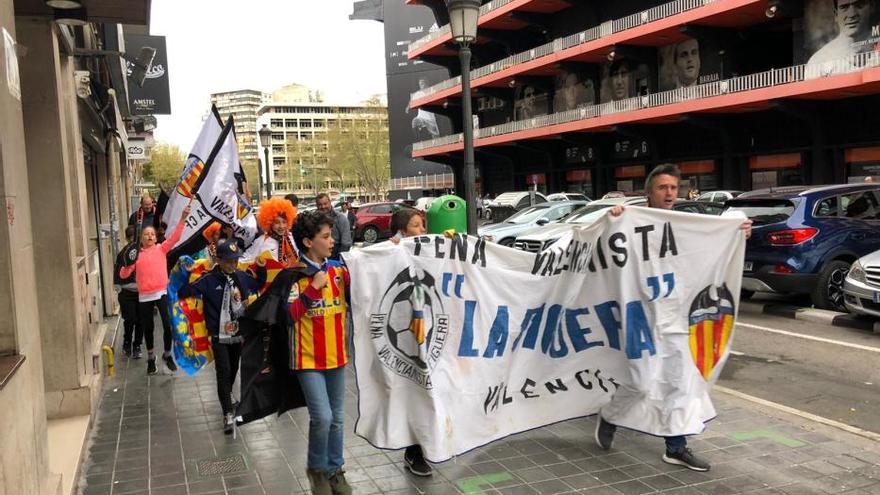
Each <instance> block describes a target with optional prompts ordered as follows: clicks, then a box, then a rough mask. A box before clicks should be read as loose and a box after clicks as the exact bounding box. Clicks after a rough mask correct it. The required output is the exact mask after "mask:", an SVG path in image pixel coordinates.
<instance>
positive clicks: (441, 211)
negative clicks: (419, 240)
mask: <svg viewBox="0 0 880 495" xmlns="http://www.w3.org/2000/svg"><path fill="white" fill-rule="evenodd" d="M465 206H466V205H465V202H464V200H463V199H461V198H459V197H458V196H454V195H452V194H449V195H446V196H440V197H439V198H437V199H435V200H434V201H432V202H431V206H430V207H429V208H428V212H427V215H426V216H427V220H428V225H427V229H428V233H429V234H442V233H443V232H444V231H446V230H449V229H454V230H455V232H457V233H466V232H467V208H466V207H465Z"/></svg>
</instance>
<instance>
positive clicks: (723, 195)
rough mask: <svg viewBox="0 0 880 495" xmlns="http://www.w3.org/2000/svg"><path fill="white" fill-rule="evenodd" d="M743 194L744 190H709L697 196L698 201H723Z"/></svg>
mask: <svg viewBox="0 0 880 495" xmlns="http://www.w3.org/2000/svg"><path fill="white" fill-rule="evenodd" d="M740 194H742V191H709V192H704V193H703V194H700V195H699V196H697V201H708V202H711V203H723V202H725V201H727V200H728V199H733V198H735V197H737V196H739V195H740Z"/></svg>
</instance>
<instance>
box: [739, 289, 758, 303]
mask: <svg viewBox="0 0 880 495" xmlns="http://www.w3.org/2000/svg"><path fill="white" fill-rule="evenodd" d="M754 295H755V291H753V290H743V289H740V291H739V300H740V301H745V300H746V299H751V298H752V296H754Z"/></svg>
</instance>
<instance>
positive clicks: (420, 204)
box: [414, 196, 437, 211]
mask: <svg viewBox="0 0 880 495" xmlns="http://www.w3.org/2000/svg"><path fill="white" fill-rule="evenodd" d="M435 199H437V198H432V197H429V196H422V197H421V198H419V199H417V200H416V204H415V206H414V208H415V209H417V210H419V211H428V208H430V207H431V203H433V202H434V200H435Z"/></svg>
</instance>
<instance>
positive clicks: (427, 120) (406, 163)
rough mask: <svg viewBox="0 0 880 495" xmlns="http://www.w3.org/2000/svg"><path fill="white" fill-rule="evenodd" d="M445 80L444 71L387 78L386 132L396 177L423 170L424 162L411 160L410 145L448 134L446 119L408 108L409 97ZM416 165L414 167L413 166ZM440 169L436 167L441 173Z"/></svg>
mask: <svg viewBox="0 0 880 495" xmlns="http://www.w3.org/2000/svg"><path fill="white" fill-rule="evenodd" d="M447 77H449V76H448V73H447V72H446V71H445V70H444V69H434V70H426V71H421V72H411V71H410V72H398V73H393V74H390V75H389V76H388V89H389V91H388V120H389V122H388V132H389V139H390V141H391V166H392V170H393V171H395V173H396V175H395V176H397V177H405V176H408V175H416V174H417V173H418V171H419V170H422V171H423V172H424V173H435V172H433V171H431V170H433V169H432V168H430V167H428V168H425V166H426V165H425V163H426V162H425V161H424V160H417V159H414V158H412V148H413V143H417V142H419V141H426V140H429V139H433V138H436V137H440V136H445V135H448V134H450V133H451V132H452V124H451V122H450V120H449V118H448V117H445V116H443V115H438V114H435V113H433V112H431V111H430V110H428V109H425V108H421V107H420V108H410V107H409V105H410V100H411V94H412V93H413V92H415V91H416V90H418V89H424V88H426V87H428V86H431V85H432V84H436V83H437V82H439V81H442V80H444V79H445V78H447ZM418 164H421V165H419V166H418V167H417V166H416V165H418ZM443 168H444V167H442V166H441V167H440V170H443Z"/></svg>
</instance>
